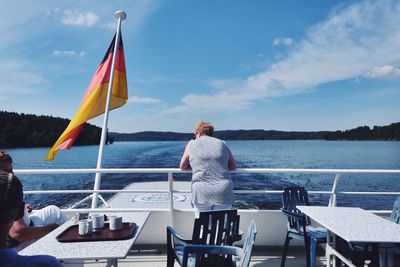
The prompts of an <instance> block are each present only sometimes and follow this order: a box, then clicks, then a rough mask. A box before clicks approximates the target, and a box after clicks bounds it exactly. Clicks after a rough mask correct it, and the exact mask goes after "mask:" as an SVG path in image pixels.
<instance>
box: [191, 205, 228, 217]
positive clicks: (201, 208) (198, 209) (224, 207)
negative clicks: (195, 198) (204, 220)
mask: <svg viewBox="0 0 400 267" xmlns="http://www.w3.org/2000/svg"><path fill="white" fill-rule="evenodd" d="M193 207H194V212H195V216H196V218H199V216H200V212H203V211H212V210H229V209H232V205H230V204H206V203H201V204H200V203H193Z"/></svg>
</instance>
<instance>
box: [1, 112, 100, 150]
mask: <svg viewBox="0 0 400 267" xmlns="http://www.w3.org/2000/svg"><path fill="white" fill-rule="evenodd" d="M68 123H69V120H68V119H62V118H56V117H52V116H44V115H42V116H37V115H31V114H24V113H22V114H19V113H16V112H7V111H0V148H22V147H51V146H52V145H53V144H54V143H55V141H56V140H57V139H58V137H60V135H61V134H62V132H63V131H64V130H65V128H66V127H67V125H68ZM100 136H101V128H99V127H97V126H94V125H91V124H86V125H85V126H84V127H83V130H82V132H81V133H80V134H79V136H78V138H77V139H76V140H75V143H74V145H77V146H79V145H94V144H98V143H99V142H100Z"/></svg>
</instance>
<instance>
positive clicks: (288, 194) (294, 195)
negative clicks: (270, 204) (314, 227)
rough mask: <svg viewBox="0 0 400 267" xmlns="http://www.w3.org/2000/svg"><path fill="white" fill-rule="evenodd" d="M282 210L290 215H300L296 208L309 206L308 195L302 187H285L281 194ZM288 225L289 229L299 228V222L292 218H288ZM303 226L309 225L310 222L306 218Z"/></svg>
mask: <svg viewBox="0 0 400 267" xmlns="http://www.w3.org/2000/svg"><path fill="white" fill-rule="evenodd" d="M282 204H283V207H282V210H283V211H288V212H291V213H296V214H302V212H301V211H300V210H299V209H297V206H309V205H310V202H309V200H308V193H307V190H306V189H305V188H304V187H301V186H294V187H286V188H285V189H284V190H283V193H282ZM288 223H289V227H290V228H296V229H297V228H299V227H301V226H302V225H299V221H298V220H296V219H295V218H293V217H288ZM305 224H306V225H310V224H311V221H310V219H309V218H308V217H305Z"/></svg>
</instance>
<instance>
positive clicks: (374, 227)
mask: <svg viewBox="0 0 400 267" xmlns="http://www.w3.org/2000/svg"><path fill="white" fill-rule="evenodd" d="M297 208H298V209H299V210H300V211H301V212H303V213H304V214H305V215H307V216H308V217H310V218H311V219H312V220H314V221H315V222H316V223H318V224H320V225H321V226H322V227H324V228H326V229H327V230H328V241H329V240H330V238H329V237H330V234H333V236H339V237H341V238H342V239H344V240H346V241H347V242H351V243H364V244H379V245H385V244H386V245H387V244H398V243H400V225H398V224H396V223H393V222H391V221H389V220H386V219H384V218H382V217H380V216H377V215H375V214H373V213H371V212H368V211H366V210H363V209H360V208H347V207H318V206H298V207H297ZM334 245H335V244H333V246H331V244H330V243H329V242H327V254H328V255H331V254H335V255H336V256H337V257H339V258H340V259H342V260H343V261H344V262H346V260H345V259H344V257H343V256H342V255H340V253H339V252H337V251H336V250H335V248H334ZM383 256H384V255H380V265H381V266H385V265H386V261H385V260H384V257H383ZM327 260H328V264H329V263H330V262H331V261H330V256H329V257H328V259H327ZM346 264H348V265H349V266H354V265H352V264H351V263H350V262H348V261H347V262H346Z"/></svg>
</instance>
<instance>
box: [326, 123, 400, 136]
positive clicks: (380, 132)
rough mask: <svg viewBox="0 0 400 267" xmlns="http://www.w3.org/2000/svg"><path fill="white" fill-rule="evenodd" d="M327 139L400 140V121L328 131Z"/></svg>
mask: <svg viewBox="0 0 400 267" xmlns="http://www.w3.org/2000/svg"><path fill="white" fill-rule="evenodd" d="M325 139H326V140H387V141H390V140H393V141H398V140H400V122H397V123H392V124H390V125H388V126H374V127H373V128H372V129H371V128H370V127H368V126H361V127H357V128H355V129H351V130H346V131H336V132H331V133H328V134H327V135H326V136H325Z"/></svg>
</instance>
